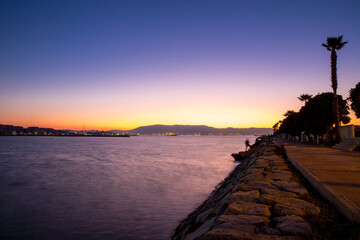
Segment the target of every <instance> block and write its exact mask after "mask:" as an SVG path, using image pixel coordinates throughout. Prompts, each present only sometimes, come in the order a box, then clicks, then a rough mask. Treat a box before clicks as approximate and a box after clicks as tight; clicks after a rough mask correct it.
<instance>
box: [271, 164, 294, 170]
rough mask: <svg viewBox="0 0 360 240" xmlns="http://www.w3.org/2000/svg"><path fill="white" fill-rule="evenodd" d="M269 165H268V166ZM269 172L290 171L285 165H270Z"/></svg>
mask: <svg viewBox="0 0 360 240" xmlns="http://www.w3.org/2000/svg"><path fill="white" fill-rule="evenodd" d="M269 165H270V164H269ZM269 169H271V170H287V171H291V169H290V168H289V167H288V166H287V165H282V164H280V165H276V166H274V165H270V168H269Z"/></svg>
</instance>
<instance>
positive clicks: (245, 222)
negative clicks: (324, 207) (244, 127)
mask: <svg viewBox="0 0 360 240" xmlns="http://www.w3.org/2000/svg"><path fill="white" fill-rule="evenodd" d="M307 197H308V191H307V190H306V188H305V187H304V186H302V185H301V183H299V181H298V179H297V177H296V176H295V174H294V173H293V172H292V170H291V169H290V167H289V165H288V163H287V161H286V160H285V159H284V156H283V151H282V149H281V148H280V147H278V146H276V145H274V144H273V143H271V142H262V143H261V144H259V145H258V146H257V147H256V149H255V151H253V152H252V154H250V155H249V156H248V157H247V158H246V159H245V160H243V161H242V163H241V164H240V165H238V166H237V167H236V168H235V169H234V170H233V171H232V172H231V173H230V175H229V176H228V177H227V178H226V179H224V181H223V182H221V183H220V184H219V185H218V186H217V187H216V188H215V190H214V191H213V192H212V193H211V195H210V196H209V198H208V199H207V200H206V201H205V202H204V203H203V204H202V205H200V206H199V207H198V208H197V209H196V210H195V211H193V212H192V213H190V214H189V215H188V216H187V217H186V218H185V219H184V220H183V221H182V222H181V223H180V224H179V225H178V227H177V228H176V229H175V233H174V234H173V235H172V237H171V239H173V240H180V239H186V240H188V239H303V238H311V236H312V226H311V224H310V222H309V221H307V220H306V219H307V218H309V217H314V216H317V215H318V214H319V213H320V208H319V207H317V206H316V205H315V204H313V203H311V202H309V201H307V200H306V199H307Z"/></svg>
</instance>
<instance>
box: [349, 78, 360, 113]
mask: <svg viewBox="0 0 360 240" xmlns="http://www.w3.org/2000/svg"><path fill="white" fill-rule="evenodd" d="M349 93H350V97H349V98H348V99H349V100H350V102H351V104H350V107H351V109H352V110H353V111H354V112H355V115H356V117H357V118H360V82H359V83H358V84H356V86H355V88H352V89H350V91H349Z"/></svg>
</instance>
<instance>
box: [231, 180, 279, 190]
mask: <svg viewBox="0 0 360 240" xmlns="http://www.w3.org/2000/svg"><path fill="white" fill-rule="evenodd" d="M236 188H237V190H238V191H245V192H246V191H252V190H261V189H264V188H271V189H277V187H276V186H274V185H272V184H271V183H268V182H266V181H256V182H249V183H246V184H242V185H238V186H236Z"/></svg>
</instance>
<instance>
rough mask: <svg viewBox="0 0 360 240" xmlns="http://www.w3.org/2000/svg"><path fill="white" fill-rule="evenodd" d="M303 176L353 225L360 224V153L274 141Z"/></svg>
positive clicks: (282, 140)
mask: <svg viewBox="0 0 360 240" xmlns="http://www.w3.org/2000/svg"><path fill="white" fill-rule="evenodd" d="M273 142H274V143H275V144H277V145H284V147H285V150H286V154H287V156H288V158H289V160H290V161H291V162H292V163H293V165H294V166H295V167H296V168H297V169H298V170H299V172H301V173H302V175H303V176H304V177H305V178H306V179H307V180H308V181H309V182H310V183H311V184H312V185H313V187H314V188H315V189H316V190H317V191H319V193H320V194H321V195H322V196H323V197H324V198H325V199H327V200H328V201H329V202H331V203H332V204H333V205H334V206H335V207H336V208H337V209H338V210H339V211H340V212H341V213H342V214H343V215H344V216H346V217H347V218H348V219H349V220H350V221H355V222H358V223H360V152H349V151H342V150H337V149H332V148H329V147H321V146H314V145H307V144H302V143H298V142H290V141H287V140H284V139H280V138H274V140H273Z"/></svg>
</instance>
